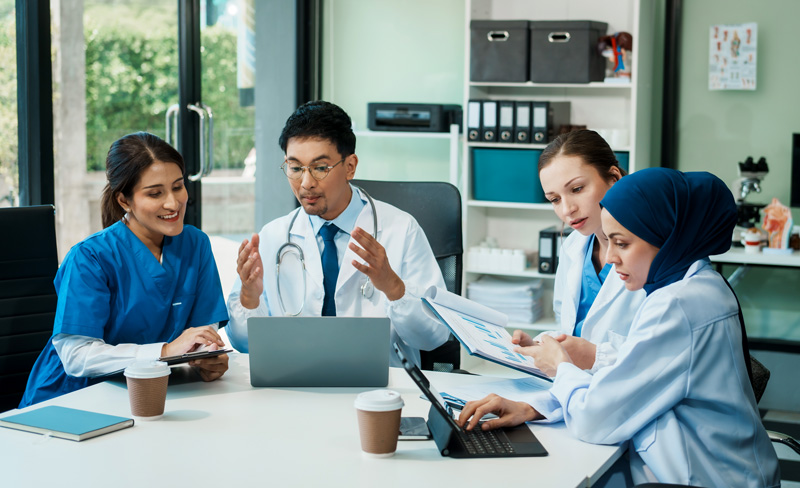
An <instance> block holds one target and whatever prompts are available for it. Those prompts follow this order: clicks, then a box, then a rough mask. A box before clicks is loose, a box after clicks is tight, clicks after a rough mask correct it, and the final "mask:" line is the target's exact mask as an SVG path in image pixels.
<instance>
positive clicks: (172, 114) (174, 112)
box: [166, 103, 180, 149]
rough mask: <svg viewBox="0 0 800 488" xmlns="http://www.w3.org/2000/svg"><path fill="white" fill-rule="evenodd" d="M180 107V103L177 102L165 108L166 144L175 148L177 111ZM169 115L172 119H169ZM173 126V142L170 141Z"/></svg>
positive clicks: (176, 143) (176, 141)
mask: <svg viewBox="0 0 800 488" xmlns="http://www.w3.org/2000/svg"><path fill="white" fill-rule="evenodd" d="M179 109H180V105H178V104H177V103H176V104H175V105H170V107H169V108H168V109H167V138H166V139H167V144H169V145H171V146H172V147H174V148H175V149H177V148H178V111H179ZM170 117H171V118H172V120H170ZM173 126H174V127H175V143H174V144H173V142H172V127H173Z"/></svg>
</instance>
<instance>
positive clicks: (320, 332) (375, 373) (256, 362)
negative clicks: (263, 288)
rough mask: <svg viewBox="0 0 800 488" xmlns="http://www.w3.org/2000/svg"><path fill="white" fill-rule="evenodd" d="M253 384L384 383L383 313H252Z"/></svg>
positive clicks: (385, 335) (386, 361) (386, 368)
mask: <svg viewBox="0 0 800 488" xmlns="http://www.w3.org/2000/svg"><path fill="white" fill-rule="evenodd" d="M247 336H248V343H249V348H250V384H251V385H253V386H283V387H300V386H355V387H364V386H369V387H373V386H386V385H387V384H389V353H390V348H389V319H388V318H387V317H252V318H250V319H248V320H247Z"/></svg>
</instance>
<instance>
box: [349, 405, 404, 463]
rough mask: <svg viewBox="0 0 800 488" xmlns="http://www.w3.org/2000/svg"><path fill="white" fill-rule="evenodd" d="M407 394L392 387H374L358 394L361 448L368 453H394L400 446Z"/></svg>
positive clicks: (381, 456)
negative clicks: (398, 437) (399, 436)
mask: <svg viewBox="0 0 800 488" xmlns="http://www.w3.org/2000/svg"><path fill="white" fill-rule="evenodd" d="M403 405H404V404H403V398H402V397H401V396H400V394H399V393H397V392H396V391H392V390H372V391H367V392H364V393H361V394H360V395H358V396H357V397H356V402H355V406H356V412H357V414H358V432H359V435H360V436H361V452H362V453H363V455H364V456H367V457H377V458H384V457H391V456H393V455H394V452H395V451H396V450H397V436H398V434H399V433H400V414H401V412H402V410H403Z"/></svg>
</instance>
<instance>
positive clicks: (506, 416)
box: [456, 393, 544, 430]
mask: <svg viewBox="0 0 800 488" xmlns="http://www.w3.org/2000/svg"><path fill="white" fill-rule="evenodd" d="M489 413H493V414H495V415H497V417H498V418H496V419H492V420H487V421H485V422H482V423H481V424H480V426H481V429H483V430H491V429H498V428H500V427H513V426H515V425H519V424H522V423H524V422H527V421H529V420H538V419H541V418H544V417H542V415H541V414H540V413H539V412H537V411H536V410H535V409H534V408H533V407H532V406H530V405H528V404H527V403H525V402H514V401H511V400H509V399H507V398H503V397H501V396H497V395H495V394H494V393H493V394H491V395H489V396H487V397H485V398H483V399H481V400H475V401H472V402H467V404H466V405H464V408H463V409H461V414H460V415H459V416H458V420H456V422H457V423H458V425H460V426H461V427H464V428H465V429H467V430H472V429H474V428H475V426H476V425H478V422H479V421H480V419H481V418H482V417H483V416H484V415H486V414H489Z"/></svg>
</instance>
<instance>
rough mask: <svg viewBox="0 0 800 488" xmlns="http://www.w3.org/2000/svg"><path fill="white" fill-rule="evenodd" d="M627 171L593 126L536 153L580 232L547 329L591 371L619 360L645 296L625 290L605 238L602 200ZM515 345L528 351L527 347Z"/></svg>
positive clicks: (564, 213)
mask: <svg viewBox="0 0 800 488" xmlns="http://www.w3.org/2000/svg"><path fill="white" fill-rule="evenodd" d="M623 175H625V171H624V170H623V169H622V168H620V167H619V164H618V162H617V158H616V156H615V155H614V151H612V150H611V148H610V147H609V145H608V143H606V141H605V140H604V139H603V138H602V137H600V135H599V134H597V132H594V131H591V130H578V131H573V132H569V133H566V134H562V135H560V136H558V137H557V138H556V139H555V140H554V141H553V142H551V143H550V144H549V145H548V146H547V148H545V150H544V151H543V152H542V155H541V157H540V158H539V180H540V182H541V184H542V189H543V190H544V193H545V197H546V198H547V200H548V201H549V202H550V203H551V204H552V205H553V210H554V211H555V213H556V215H557V216H558V218H559V219H561V221H562V222H564V223H565V224H567V225H569V226H571V227H572V228H573V229H575V231H574V232H572V233H571V234H570V235H569V236H568V237H567V238H566V239H565V241H564V244H563V245H562V247H561V252H560V256H559V263H558V267H557V268H556V279H555V287H554V290H553V311H554V313H555V317H556V322H557V323H558V327H559V328H558V331H555V332H551V333H548V334H550V335H551V336H553V337H556V338H557V339H558V340H559V341H560V342H561V343H562V345H563V346H564V347H565V348H566V349H567V350H568V351H569V353H570V356H571V357H572V359H573V361H574V362H575V364H577V365H579V366H580V367H581V368H582V369H586V370H589V371H592V372H593V371H596V370H598V369H599V368H601V367H603V366H607V365H609V364H612V363H613V362H614V361H615V359H616V352H617V349H618V348H619V345H620V344H621V343H622V341H623V340H624V339H625V336H627V335H628V329H629V328H630V324H631V321H632V320H633V314H634V313H635V312H636V310H637V309H638V308H639V305H640V304H641V302H642V300H644V292H637V293H627V292H625V286H624V283H623V282H622V281H621V280H620V279H619V277H617V275H616V273H613V272H611V264H609V263H607V262H606V257H605V256H606V249H608V239H607V238H606V236H605V234H603V230H602V228H601V222H600V200H601V199H602V198H603V196H604V195H605V194H606V191H608V189H609V188H611V187H612V186H613V185H614V184H615V183H616V182H617V181H619V179H620V178H622V176H623ZM540 339H541V337H536V338H535V339H532V338H531V337H530V336H528V334H526V333H524V332H522V331H515V333H514V338H513V340H514V342H515V343H517V344H519V345H520V346H532V345H533V344H535V343H538V341H539V340H540ZM518 350H519V351H520V352H522V353H523V354H528V353H529V350H528V348H527V347H521V348H520V349H518Z"/></svg>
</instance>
